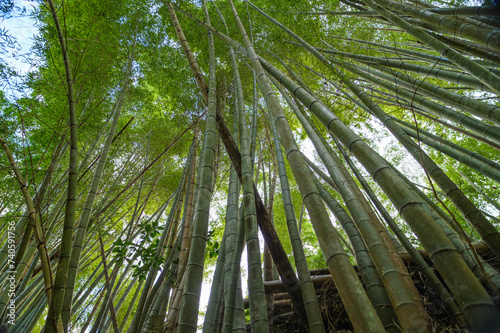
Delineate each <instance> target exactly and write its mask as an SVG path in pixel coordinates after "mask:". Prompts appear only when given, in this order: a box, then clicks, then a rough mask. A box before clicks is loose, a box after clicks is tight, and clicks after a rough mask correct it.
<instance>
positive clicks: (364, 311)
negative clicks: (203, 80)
mask: <svg viewBox="0 0 500 333" xmlns="http://www.w3.org/2000/svg"><path fill="white" fill-rule="evenodd" d="M230 4H231V7H232V9H233V15H234V17H235V19H236V22H237V24H238V27H239V30H240V33H241V35H242V37H243V40H244V42H245V46H246V51H247V52H248V55H249V57H250V59H251V60H252V65H253V67H254V68H255V71H256V73H257V76H258V80H259V84H260V88H261V90H262V94H263V96H264V98H265V100H266V103H267V105H268V106H269V109H270V111H271V112H272V114H273V118H274V119H273V121H275V122H276V128H277V130H278V133H279V134H280V140H281V143H282V145H283V146H284V147H285V151H286V154H287V158H288V160H289V162H290V165H291V166H292V171H293V173H294V176H295V179H296V180H297V182H298V185H299V188H300V190H301V192H302V195H303V200H304V202H305V204H306V207H307V209H308V212H309V216H310V217H311V221H312V223H313V226H314V228H315V230H316V234H317V235H318V238H319V239H318V240H319V242H320V246H321V248H322V251H323V254H324V256H325V258H326V260H327V263H328V265H329V268H330V270H331V272H332V276H333V279H334V281H335V282H336V284H337V288H338V289H339V292H340V295H341V297H342V299H343V301H344V302H345V304H346V309H347V312H348V314H349V316H350V318H351V321H352V323H353V325H354V327H355V328H356V329H360V330H362V331H364V332H378V331H383V327H382V324H381V323H380V320H379V319H378V317H377V315H376V313H375V310H374V309H373V306H372V305H371V303H370V302H369V300H368V296H367V295H366V293H365V291H364V290H363V287H362V285H361V283H360V281H359V279H358V278H357V276H356V274H355V272H354V270H353V268H352V265H351V264H350V262H349V259H348V258H347V255H346V254H345V252H344V250H343V248H342V245H341V242H340V239H339V235H338V232H337V231H336V230H335V229H334V228H333V226H332V224H331V222H330V219H329V217H328V213H327V212H326V210H325V208H324V206H323V204H322V203H321V201H320V200H321V199H320V197H319V195H318V193H317V189H316V188H315V186H314V184H313V182H312V181H311V176H310V175H309V174H308V170H307V166H306V163H305V161H304V160H303V158H302V156H301V155H300V151H299V150H298V148H297V145H296V143H295V139H294V138H293V134H292V131H291V129H290V127H289V125H288V122H287V120H286V117H285V116H284V113H283V110H282V109H281V106H280V105H279V102H278V100H277V98H276V96H275V94H274V92H273V91H272V88H271V86H270V82H269V78H268V77H267V76H266V74H265V72H264V69H263V68H262V65H261V63H260V61H259V58H258V57H257V55H256V53H255V51H254V49H253V46H252V44H251V42H250V40H249V38H248V36H247V34H246V33H245V29H244V27H243V25H242V24H241V21H240V20H239V18H238V14H237V12H236V10H235V8H234V5H232V2H231V1H230ZM218 35H219V36H220V35H221V34H218ZM232 44H233V45H234V43H232ZM235 46H236V45H235ZM236 49H238V51H241V50H242V47H241V46H240V45H238V47H236ZM334 267H342V270H343V274H338V273H339V270H338V269H335V268H334Z"/></svg>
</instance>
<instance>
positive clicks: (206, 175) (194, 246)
mask: <svg viewBox="0 0 500 333" xmlns="http://www.w3.org/2000/svg"><path fill="white" fill-rule="evenodd" d="M207 20H208V17H207ZM208 39H209V68H210V71H209V90H208V114H207V116H206V127H205V136H204V144H203V151H202V158H201V161H200V163H202V165H203V166H202V170H201V174H202V177H201V179H200V181H201V183H200V188H199V193H198V198H197V202H196V218H195V220H194V222H193V238H192V241H191V249H190V251H189V260H188V264H187V267H186V270H187V271H188V272H189V274H188V275H187V276H186V286H185V288H184V292H183V295H182V303H181V307H180V312H179V321H178V332H179V333H184V332H195V331H196V322H197V321H198V306H199V302H200V292H201V282H202V279H203V267H204V261H205V247H206V237H207V231H208V217H209V210H210V201H211V196H212V188H211V185H212V179H213V167H214V162H215V149H216V145H217V134H216V124H215V114H216V96H215V94H216V91H215V89H216V82H215V50H214V45H213V37H212V34H211V32H209V34H208Z"/></svg>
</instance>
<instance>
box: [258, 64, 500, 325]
mask: <svg viewBox="0 0 500 333" xmlns="http://www.w3.org/2000/svg"><path fill="white" fill-rule="evenodd" d="M261 63H262V64H263V66H264V67H265V68H266V70H267V71H268V72H269V74H270V75H272V76H273V77H275V78H276V80H278V81H279V82H280V83H281V84H282V85H283V86H284V87H285V88H286V89H287V90H288V91H290V92H291V93H292V94H293V95H294V96H296V97H297V98H298V99H299V100H300V101H301V103H303V104H304V105H305V106H307V107H308V108H309V109H310V110H311V112H312V113H313V114H314V115H315V116H316V117H317V118H318V119H319V120H320V121H321V122H322V123H323V124H324V126H325V127H327V128H328V129H329V130H330V131H331V132H332V133H333V134H334V135H335V136H336V137H337V138H338V139H339V140H340V141H341V142H342V144H343V145H344V146H346V147H349V150H350V151H351V153H353V155H354V156H356V158H357V159H358V161H360V163H362V164H363V166H364V167H365V168H366V169H367V170H368V171H369V172H370V174H371V176H372V177H373V178H374V180H375V182H377V183H378V184H379V185H380V186H381V188H382V189H383V191H384V192H385V193H386V194H387V195H388V197H389V199H390V200H391V201H392V202H393V204H394V205H395V206H396V207H397V209H398V210H399V211H400V214H401V215H402V216H403V217H404V218H405V220H406V221H407V222H408V224H409V225H410V227H411V228H412V229H413V230H414V232H415V233H416V234H417V236H418V237H419V239H420V240H421V243H422V245H423V246H424V248H425V249H426V250H427V251H428V253H429V254H430V256H431V258H432V260H433V263H434V264H435V266H436V268H437V269H438V271H439V272H440V273H441V276H443V278H444V279H445V282H446V284H447V286H448V287H449V288H450V289H451V291H452V294H453V295H454V297H455V299H457V302H458V303H459V305H460V306H461V307H462V310H463V311H464V315H465V317H466V319H467V320H469V322H470V323H471V326H473V328H474V327H481V326H482V325H485V323H486V322H489V321H490V320H491V318H493V317H494V316H496V315H495V313H496V310H495V309H494V308H493V307H492V303H491V299H490V297H489V296H488V294H487V293H486V292H485V290H484V288H483V287H482V286H481V285H480V284H479V282H478V281H477V280H476V278H475V277H474V275H473V274H472V272H471V271H470V270H469V269H468V268H466V266H465V263H464V262H463V260H462V259H461V257H460V255H459V254H458V253H457V252H456V250H455V248H454V247H453V245H452V244H451V243H450V241H449V240H448V238H447V236H446V235H445V234H444V233H443V232H442V231H441V230H440V229H439V228H438V227H437V226H436V225H435V223H434V221H433V219H432V217H431V216H430V215H429V214H428V213H427V212H426V210H425V209H424V207H423V205H422V203H420V202H419V200H418V199H417V198H416V197H415V194H413V193H412V192H411V191H408V190H406V189H405V187H404V185H402V183H401V182H402V181H401V180H400V178H399V177H398V176H397V174H395V172H394V171H393V170H392V169H390V168H389V167H388V166H387V164H386V163H385V161H384V160H383V159H382V158H381V157H380V156H379V155H378V154H377V153H376V152H375V151H373V149H371V148H370V147H369V146H368V145H367V144H366V143H365V142H364V141H363V140H361V139H360V138H359V137H358V136H357V135H356V134H355V133H353V132H352V131H351V130H350V129H349V128H348V127H347V126H345V125H344V124H343V123H342V122H341V120H340V119H339V118H338V117H337V116H335V115H334V114H333V112H332V111H331V110H328V109H326V108H325V107H324V105H323V104H321V103H319V102H318V101H317V100H316V99H314V98H313V97H312V96H310V95H309V94H308V93H307V92H306V91H305V90H303V89H301V88H300V87H299V86H298V85H296V84H295V83H294V82H293V81H292V80H290V79H289V78H288V77H286V75H284V74H283V73H281V72H280V71H278V70H277V69H276V68H275V67H273V66H271V65H270V64H269V63H267V62H265V61H264V60H263V59H262V58H261ZM451 267H454V268H453V269H451ZM458 267H461V269H460V272H457V268H458ZM465 290H469V291H468V292H464V291H465ZM465 304H469V305H468V306H465ZM472 304H484V306H483V305H481V306H479V305H478V306H472Z"/></svg>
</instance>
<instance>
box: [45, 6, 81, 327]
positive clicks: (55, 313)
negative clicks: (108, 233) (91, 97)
mask: <svg viewBox="0 0 500 333" xmlns="http://www.w3.org/2000/svg"><path fill="white" fill-rule="evenodd" d="M47 2H48V5H49V8H50V12H51V14H52V18H53V20H54V24H55V26H56V31H57V35H58V38H59V44H60V47H61V53H62V57H63V61H64V71H65V74H66V86H67V92H68V93H67V96H68V105H69V128H70V151H69V154H70V157H69V173H68V175H69V176H68V196H67V199H66V213H65V218H64V227H63V236H62V240H61V250H60V253H59V261H58V264H57V273H56V276H55V280H54V285H53V297H52V298H51V299H50V304H49V311H48V313H47V323H46V324H45V329H44V332H47V333H51V332H59V333H60V332H63V330H64V328H63V323H62V320H61V319H62V318H61V310H62V307H63V302H64V297H65V295H66V287H67V285H66V281H67V274H68V269H69V264H70V256H71V241H72V237H73V226H74V224H75V205H76V194H77V193H76V192H77V178H78V174H77V169H78V137H77V132H78V129H77V123H78V120H77V114H76V97H75V91H74V86H73V83H74V81H73V76H72V74H71V64H70V60H69V54H68V49H67V45H66V39H65V37H64V33H63V30H62V27H61V25H60V23H59V18H58V16H57V12H56V8H55V6H54V3H53V1H52V0H47Z"/></svg>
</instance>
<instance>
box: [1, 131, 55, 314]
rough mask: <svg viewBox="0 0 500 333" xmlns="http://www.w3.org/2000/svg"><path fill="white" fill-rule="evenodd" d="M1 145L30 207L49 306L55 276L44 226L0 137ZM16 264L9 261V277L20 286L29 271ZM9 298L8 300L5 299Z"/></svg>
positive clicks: (6, 289)
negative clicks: (24, 275) (22, 277)
mask: <svg viewBox="0 0 500 333" xmlns="http://www.w3.org/2000/svg"><path fill="white" fill-rule="evenodd" d="M0 145H1V146H2V148H3V150H4V152H5V154H6V155H7V158H8V160H9V162H10V165H11V167H12V169H13V170H14V174H15V177H16V179H17V181H18V183H19V185H20V187H21V192H22V193H23V196H24V200H25V201H26V205H27V207H28V212H29V220H30V221H32V222H31V223H32V224H33V229H34V231H35V238H36V243H37V245H36V249H37V250H38V252H39V254H40V261H41V263H42V270H43V276H44V281H45V292H46V294H47V300H48V301H49V304H50V302H51V301H52V297H53V293H54V290H53V275H52V268H51V265H50V259H49V255H48V252H47V247H46V243H45V235H44V232H43V228H42V225H41V223H40V219H39V215H38V212H37V210H36V208H35V204H34V202H33V200H32V198H31V194H30V193H29V191H28V186H27V185H26V182H25V180H24V179H23V176H22V174H21V170H20V169H19V167H18V165H17V163H16V161H15V160H14V156H12V153H11V151H10V149H9V147H8V146H7V142H6V141H5V140H4V139H3V138H1V137H0ZM7 233H11V231H10V227H9V229H8V231H7ZM11 239H12V238H9V239H8V240H7V244H10V245H9V246H8V247H9V248H11V245H13V247H14V248H15V244H13V242H10V240H11ZM33 255H34V251H33ZM24 257H25V258H27V257H28V258H31V257H32V255H29V256H28V255H26V256H24ZM14 264H15V262H14V260H9V266H8V267H9V272H10V273H9V277H10V276H12V275H14V282H15V285H17V284H18V282H19V281H20V279H21V274H22V273H24V271H25V269H27V267H26V266H25V268H24V269H22V270H21V268H20V267H15V265H14ZM23 266H24V265H23ZM16 270H18V272H16ZM8 290H9V288H7V287H6V288H5V290H4V292H3V293H2V296H1V297H2V299H1V302H0V314H3V313H4V311H5V309H6V307H7V302H8V300H9V299H10V298H11V296H9V295H10V293H9V292H8ZM4 295H5V296H7V298H5V297H4Z"/></svg>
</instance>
